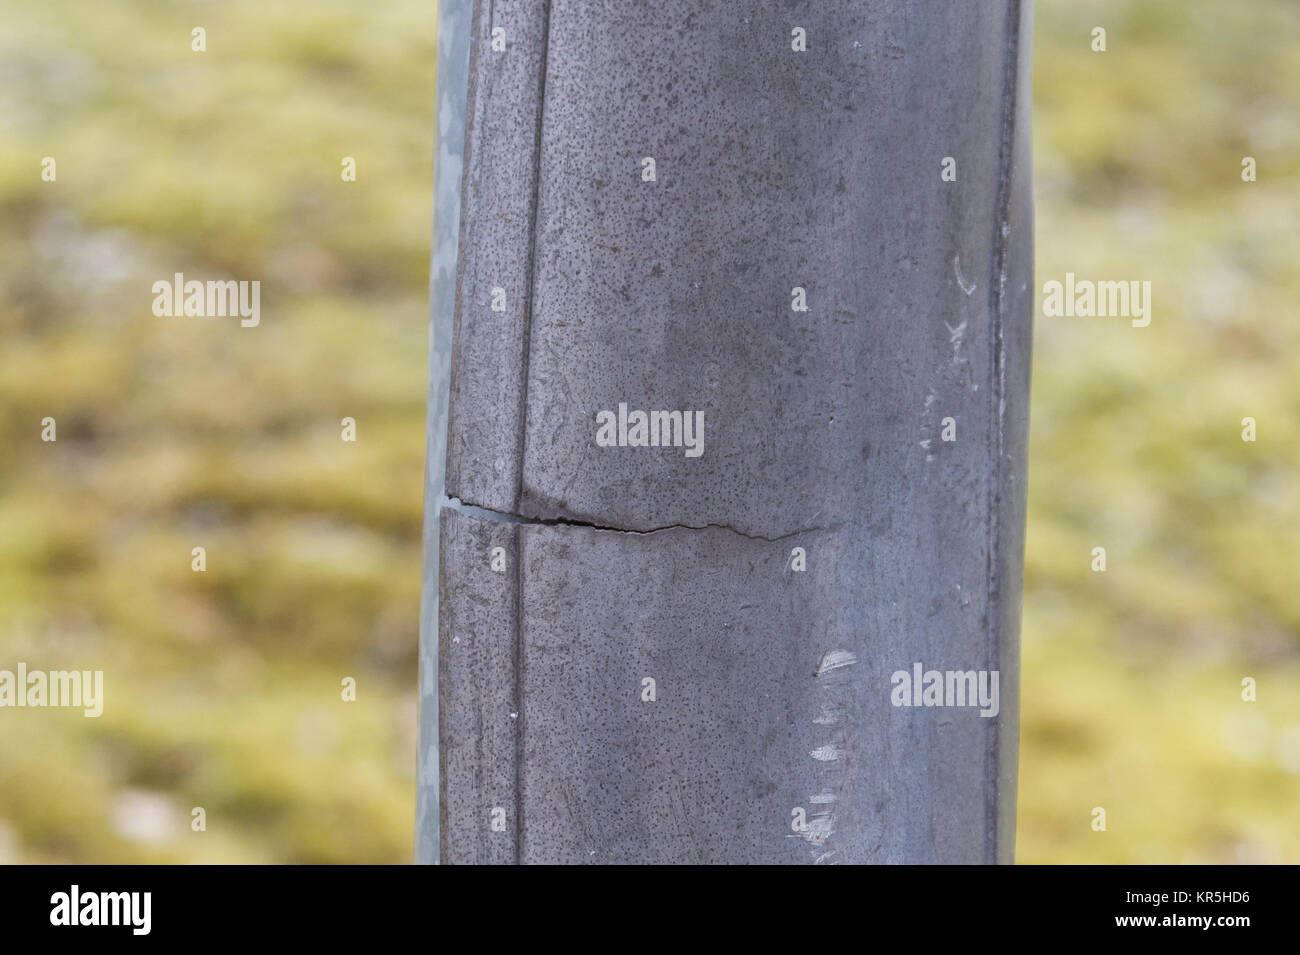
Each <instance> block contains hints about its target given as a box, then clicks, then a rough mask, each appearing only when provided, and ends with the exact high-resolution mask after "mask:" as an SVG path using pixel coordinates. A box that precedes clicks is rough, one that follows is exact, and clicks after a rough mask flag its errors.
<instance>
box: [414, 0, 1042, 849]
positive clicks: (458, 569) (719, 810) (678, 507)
mask: <svg viewBox="0 0 1300 955" xmlns="http://www.w3.org/2000/svg"><path fill="white" fill-rule="evenodd" d="M465 6H466V4H464V3H450V4H449V3H447V2H446V0H444V3H443V10H442V14H441V26H440V30H441V31H442V32H441V34H440V38H439V47H440V54H439V85H440V91H439V117H440V118H439V148H438V172H437V180H438V188H437V193H438V203H439V208H438V210H437V225H436V230H437V236H436V248H435V254H434V262H435V270H434V335H433V338H434V347H433V355H434V359H433V363H432V366H431V371H432V375H433V378H432V382H431V385H432V387H431V396H432V397H431V399H430V400H431V406H430V407H431V412H430V443H429V449H430V467H429V471H430V475H431V476H430V481H429V488H428V493H429V508H428V523H427V527H426V577H425V587H426V601H425V619H424V625H425V626H424V628H423V631H422V632H423V637H422V648H423V649H422V653H423V657H422V664H421V682H422V691H423V717H422V724H423V730H424V742H423V744H422V749H421V760H422V767H421V770H422V771H421V799H420V813H419V823H418V825H419V829H420V838H419V840H418V845H419V849H418V850H417V855H418V858H419V859H420V860H421V861H433V860H434V859H435V858H440V859H441V860H442V861H444V862H503V863H514V862H598V863H600V862H791V863H795V862H994V861H1002V862H1005V861H1010V860H1011V858H1012V853H1013V840H1014V826H1015V772H1016V742H1017V734H1018V725H1017V707H1018V693H1017V683H1018V629H1019V604H1020V584H1021V569H1022V553H1023V522H1024V495H1025V466H1026V465H1025V439H1026V431H1027V414H1028V393H1029V353H1030V291H1029V282H1030V277H1031V274H1032V208H1031V195H1030V175H1029V174H1030V163H1029V159H1030V156H1029V135H1028V134H1029V127H1028V115H1029V114H1028V109H1029V99H1028V90H1029V87H1028V81H1029V31H1030V9H1029V4H1028V3H1023V4H1022V3H1020V2H1017V0H977V2H956V0H954V2H944V3H927V4H919V3H914V2H908V0H873V2H870V3H867V2H862V0H840V2H824V3H817V4H802V3H795V4H789V3H782V2H777V0H754V2H748V3H744V4H735V3H726V2H701V0H691V2H688V0H659V2H656V3H652V4H637V3H597V2H590V0H586V2H580V0H550V2H546V0H517V2H505V0H497V2H494V3H484V2H480V3H477V4H475V5H474V10H473V18H472V24H469V25H468V28H467V29H466V30H465V32H464V33H461V34H457V35H455V36H453V35H452V34H451V31H453V30H456V29H460V28H461V25H463V24H465V20H464V17H463V15H462V14H463V13H464V9H465ZM466 42H467V43H468V47H469V61H468V65H467V66H464V65H463V64H462V61H460V60H458V59H457V53H458V51H459V50H460V49H462V48H463V45H464V44H466ZM462 71H464V72H462ZM463 76H467V77H468V86H467V92H466V99H465V101H464V102H465V104H466V105H465V112H464V115H465V116H466V117H467V121H466V126H465V132H464V138H463V148H464V165H463V172H462V175H461V177H460V193H459V194H460V197H461V198H462V199H463V206H462V207H460V208H457V207H456V203H455V200H454V197H452V195H451V194H452V192H453V190H454V186H453V183H452V176H453V175H454V174H455V173H456V172H461V170H460V169H459V168H458V167H459V165H460V164H459V163H458V162H455V161H454V160H456V159H457V158H458V153H457V146H458V141H457V139H456V138H457V137H458V136H459V128H458V120H459V117H460V116H461V115H462V114H461V112H460V110H459V107H458V105H457V104H458V102H459V100H456V98H457V97H458V96H459V86H458V84H459V82H460V81H461V78H462V77H463ZM452 100H456V101H455V102H452ZM453 215H458V218H459V223H460V233H459V236H458V237H457V235H456V234H455V233H454V231H453V229H452V226H451V224H450V221H449V220H450V217H451V216H453ZM452 261H455V262H456V269H455V283H456V284H455V290H454V309H453V308H452V302H451V299H452V288H451V274H452V273H451V264H450V263H451V262H452ZM453 311H454V331H453V329H452V328H451V327H450V325H451V324H452V321H453V317H452V316H453ZM453 340H454V346H453V347H452V348H451V350H450V353H448V351H447V347H446V346H447V343H448V342H449V341H453ZM448 372H449V375H448V374H447V373H448ZM448 403H449V404H448ZM447 407H449V409H450V413H449V416H448V420H447V422H446V426H445V432H444V429H443V423H442V420H441V416H442V413H443V411H444V409H445V408H447ZM444 433H445V434H446V436H447V444H446V487H445V492H446V496H444V495H443V493H442V491H443V488H442V487H441V486H440V485H441V477H442V473H441V469H442V459H441V456H442V454H443V445H442V443H441V440H442V436H443V434H444ZM435 584H436V586H437V592H435V589H434V588H435ZM435 622H436V625H437V633H436V640H435V633H434V631H433V627H434V624H435ZM435 644H436V645H435ZM435 673H436V685H435V679H434V677H435ZM435 711H436V713H437V715H438V720H439V724H440V725H439V726H438V728H437V730H436V732H435V730H434V727H433V725H432V724H433V714H434V713H435ZM439 742H440V744H441V745H440V747H439V746H438V743H439ZM439 770H440V778H439ZM439 795H440V797H441V800H440V802H439ZM435 818H436V819H437V820H438V822H437V825H436V826H435V822H434V820H435ZM439 838H440V840H441V842H440V843H439Z"/></svg>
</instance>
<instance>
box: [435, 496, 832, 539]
mask: <svg viewBox="0 0 1300 955" xmlns="http://www.w3.org/2000/svg"><path fill="white" fill-rule="evenodd" d="M438 506H439V508H443V507H445V508H450V509H451V510H453V511H459V512H460V513H461V514H469V515H470V516H471V517H478V518H481V519H482V520H485V521H496V522H497V523H499V524H531V525H534V526H554V527H586V528H589V529H591V530H596V531H613V532H615V533H617V534H642V535H644V534H657V533H658V532H659V531H671V530H679V529H680V530H689V531H703V530H708V529H709V528H710V527H717V528H721V529H722V530H724V531H730V532H731V533H733V534H736V535H738V536H740V537H746V538H748V539H749V540H756V541H767V542H768V543H769V544H771V543H775V542H777V541H783V540H786V539H787V538H790V537H796V536H798V535H800V534H815V533H820V532H823V531H829V530H834V529H835V528H834V527H807V528H803V529H801V530H796V531H790V533H788V534H782V535H781V536H779V537H764V536H763V535H762V534H747V533H745V532H744V531H742V530H738V529H736V528H734V527H732V526H731V525H730V524H713V523H709V524H665V525H663V526H662V527H651V528H650V529H649V530H644V531H638V530H629V529H628V528H626V527H611V526H610V525H608V524H597V523H594V522H592V521H577V520H571V519H569V518H564V517H522V516H520V515H518V514H509V513H507V512H505V511H494V510H492V509H491V508H488V507H480V506H479V505H477V504H471V503H470V502H469V501H462V500H460V499H459V498H455V497H448V496H446V495H445V494H444V495H443V496H442V497H441V499H440V500H439V502H438Z"/></svg>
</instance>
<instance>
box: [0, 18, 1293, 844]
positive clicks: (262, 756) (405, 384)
mask: <svg viewBox="0 0 1300 955" xmlns="http://www.w3.org/2000/svg"><path fill="white" fill-rule="evenodd" d="M1036 7H1037V16H1036V27H1035V30H1036V33H1035V83H1034V86H1035V94H1034V95H1035V118H1034V122H1035V131H1034V133H1035V161H1036V180H1037V187H1036V192H1037V200H1038V213H1037V216H1038V219H1037V235H1038V265H1037V271H1038V280H1037V285H1038V287H1039V288H1040V289H1041V287H1042V283H1043V282H1044V281H1047V280H1049V279H1053V278H1055V279H1061V278H1063V276H1064V273H1065V272H1066V271H1073V272H1075V273H1077V274H1078V275H1079V276H1080V277H1092V278H1110V279H1127V278H1134V279H1149V280H1150V281H1151V282H1152V283H1153V302H1154V308H1153V320H1152V323H1151V325H1150V327H1148V328H1145V329H1135V328H1132V327H1130V326H1129V325H1128V323H1127V322H1125V321H1122V320H1113V319H1112V320H1104V319H1093V320H1085V319H1066V318H1055V319H1052V318H1043V317H1039V318H1038V319H1037V328H1036V342H1035V348H1036V353H1035V360H1034V395H1033V412H1032V428H1031V430H1032V433H1031V452H1030V461H1031V467H1030V499H1029V530H1028V555H1027V567H1026V585H1025V600H1024V630H1023V634H1024V636H1023V640H1024V650H1023V675H1022V687H1023V714H1022V741H1021V742H1022V748H1021V772H1020V779H1021V786H1020V805H1019V817H1020V818H1019V847H1018V857H1019V859H1020V860H1021V861H1024V862H1284V861H1285V862H1300V654H1298V651H1300V640H1298V639H1297V636H1298V634H1300V588H1297V586H1296V576H1297V568H1300V558H1298V556H1297V555H1298V551H1300V546H1298V545H1297V543H1296V539H1295V538H1296V532H1297V529H1300V500H1298V498H1297V476H1298V475H1300V424H1298V423H1297V420H1296V416H1297V411H1300V348H1298V347H1297V345H1298V344H1300V342H1298V341H1297V339H1298V338H1300V323H1298V322H1297V310H1296V307H1295V302H1296V301H1297V299H1298V298H1300V270H1297V268H1296V262H1297V261H1298V260H1300V232H1298V230H1297V226H1296V223H1297V222H1298V221H1300V162H1298V160H1297V155H1300V127H1298V125H1297V120H1298V118H1300V4H1297V3H1294V2H1286V0H1238V2H1236V3H1222V2H1217V0H1213V2H1212V0H1142V2H1137V0H1132V2H1123V3H1121V2H1101V0H1098V2H1089V3H1080V2H1077V0H1039V2H1038V3H1037V5H1036ZM434 24H435V13H434V5H433V3H432V0H374V2H370V3H366V4H360V3H356V2H355V0H312V2H296V3H289V2H277V0H256V2H254V0H238V2H236V0H229V2H222V3H213V2H179V3H164V2H160V0H100V2H92V0H78V2H68V0H42V2H41V3H32V2H28V0H0V343H2V344H0V667H3V668H9V669H12V668H14V667H15V666H16V664H17V662H18V661H20V660H22V661H26V662H27V663H28V664H29V665H31V666H32V667H41V668H46V669H59V668H72V667H75V668H102V669H103V670H105V671H106V695H107V699H108V703H107V706H106V709H105V713H104V715H103V717H101V718H100V719H98V720H93V719H85V718H83V717H82V716H81V715H80V713H79V712H77V711H70V710H18V709H6V710H4V711H0V862H4V861H8V862H353V861H355V862H406V861H409V860H410V858H411V853H412V827H413V805H414V789H415V786H414V780H415V774H414V769H415V750H416V747H415V733H416V722H415V714H416V692H415V675H416V653H417V629H418V618H419V586H420V571H419V568H420V560H421V555H420V527H421V508H422V495H423V454H424V394H425V386H426V380H425V379H426V370H425V369H426V354H427V351H426V349H427V341H428V338H427V335H428V332H427V329H428V315H427V282H428V242H429V234H430V227H431V210H430V203H431V191H432V188H431V187H432V181H431V162H432V147H433V109H434V103H435V99H434V79H435V77H434V73H435V36H434V33H435V28H434ZM195 26H203V27H204V28H205V29H206V30H207V52H206V53H202V54H199V53H194V52H192V51H191V49H190V39H191V34H190V31H191V29H192V28H193V27H195ZM1095 26H1104V27H1105V28H1106V29H1107V31H1108V35H1107V41H1108V42H1107V45H1108V50H1107V52H1105V53H1094V52H1092V50H1091V36H1090V32H1091V30H1092V28H1093V27H1095ZM1246 155H1250V156H1254V157H1256V159H1257V161H1258V167H1259V181H1258V182H1255V183H1243V182H1242V180H1241V176H1240V170H1241V159H1242V157H1243V156H1246ZM45 156H52V157H54V158H55V160H56V162H57V174H58V178H57V181H56V182H53V183H48V182H43V181H41V177H40V171H41V166H40V164H41V160H42V158H43V157H45ZM344 156H352V157H355V158H356V161H357V169H358V181H357V182H355V183H345V182H343V181H342V180H341V178H340V175H339V173H340V168H341V167H340V161H341V160H342V158H343V157H344ZM175 271H183V272H185V273H186V274H187V277H190V278H200V279H206V278H219V277H225V278H259V279H261V280H262V283H263V287H262V293H263V295H262V313H263V322H262V325H261V327H259V328H258V329H256V330H252V329H241V328H239V327H238V324H237V323H236V322H234V321H233V320H220V319H218V320H213V321H210V322H208V321H195V320H190V321H173V320H169V319H158V318H155V317H154V316H153V315H152V313H151V311H150V305H151V302H152V293H151V292H150V291H149V289H150V286H151V284H152V283H153V281H155V280H156V279H158V278H161V277H166V276H170V275H171V274H172V273H173V272H175ZM45 416H52V417H54V418H56V419H57V421H58V441H57V443H54V444H47V443H42V442H41V441H40V421H41V419H42V418H43V417H45ZM345 416H351V417H354V418H355V419H356V421H357V428H358V441H357V442H356V443H355V444H349V443H344V442H342V441H341V440H340V425H339V422H340V419H341V418H343V417H345ZM1246 416H1253V417H1255V418H1256V419H1257V420H1258V434H1259V440H1258V441H1257V442H1256V443H1253V444H1248V443H1245V442H1243V441H1242V440H1241V437H1240V431H1241V419H1242V418H1243V417H1246ZM195 546H203V547H206V549H207V560H208V569H207V571H206V573H201V574H200V573H193V572H192V571H191V570H190V560H191V558H190V551H191V548H192V547H195ZM1097 546H1104V547H1106V549H1107V555H1108V570H1107V572H1105V573H1093V572H1092V571H1091V569H1090V564H1091V559H1092V558H1091V551H1092V548H1093V547H1097ZM1246 676H1250V677H1253V678H1255V679H1256V680H1257V682H1258V701H1257V702H1255V703H1245V702H1243V701H1242V700H1241V690H1240V687H1241V680H1242V678H1243V677H1246ZM345 677H353V678H355V680H356V681H357V700H356V702H355V703H348V702H344V701H343V700H342V699H341V695H340V681H341V680H342V679H343V678H345ZM195 806H202V807H203V808H204V809H205V811H206V813H207V831H206V832H203V833H195V832H192V831H191V829H190V810H191V808H192V807H195ZM1096 806H1101V807H1104V808H1105V809H1106V811H1107V816H1108V818H1107V831H1106V832H1094V831H1093V830H1092V828H1091V822H1092V814H1091V813H1092V809H1093V807H1096Z"/></svg>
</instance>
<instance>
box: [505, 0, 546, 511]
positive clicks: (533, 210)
mask: <svg viewBox="0 0 1300 955" xmlns="http://www.w3.org/2000/svg"><path fill="white" fill-rule="evenodd" d="M550 45H551V0H542V51H541V56H540V64H539V69H538V76H537V119H536V123H535V126H534V128H533V181H532V188H533V199H532V202H531V203H530V204H529V207H528V214H529V223H528V262H527V265H526V268H527V273H526V274H527V276H528V286H527V288H526V290H525V292H524V296H525V301H524V309H523V318H524V322H523V325H524V327H523V336H522V337H523V342H522V343H521V356H520V361H519V366H520V367H519V374H520V383H519V417H518V427H519V440H518V444H517V453H516V456H515V500H514V507H513V508H511V510H512V511H513V512H514V513H516V514H518V513H519V510H520V504H521V503H522V500H523V495H524V452H525V449H526V446H527V441H528V363H529V358H530V356H531V353H532V339H533V289H534V287H535V285H536V278H537V274H536V262H537V204H538V200H539V198H540V195H541V180H542V176H541V171H542V120H543V116H544V113H545V110H546V66H547V63H546V60H547V53H548V52H549V50H550Z"/></svg>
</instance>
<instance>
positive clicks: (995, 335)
mask: <svg viewBox="0 0 1300 955" xmlns="http://www.w3.org/2000/svg"><path fill="white" fill-rule="evenodd" d="M1020 14H1021V0H1008V3H1007V20H1006V33H1005V42H1004V44H1003V62H1002V116H1001V130H1000V133H999V138H998V171H997V187H996V193H995V196H994V202H993V254H992V256H991V257H990V258H991V261H990V270H991V275H990V278H989V318H990V322H991V324H992V362H991V368H990V379H991V381H990V388H989V406H990V418H991V420H992V424H993V428H992V445H993V447H992V449H991V450H992V452H993V473H992V475H991V476H990V479H989V501H988V522H989V550H988V605H987V608H986V614H987V630H986V636H987V640H988V646H989V652H990V655H991V658H992V659H991V660H990V662H989V668H990V669H991V670H999V671H1000V668H1001V656H1002V654H1001V633H1002V592H1001V586H1000V584H999V580H998V574H999V572H1000V568H1001V564H1000V560H999V557H1000V553H1001V525H1000V521H999V517H998V509H999V505H1000V501H1001V496H1002V453H1003V438H1004V435H1003V428H1004V427H1005V422H1004V418H1005V415H1004V403H1005V395H1004V392H1005V385H1006V380H1005V379H1006V359H1005V355H1004V352H1003V341H1002V324H1003V323H1002V305H1003V299H1002V291H1003V285H1004V283H1005V279H1006V262H1007V239H1008V235H1007V233H1008V231H1009V229H1010V214H1011V166H1012V156H1013V154H1014V144H1015V137H1016V106H1017V102H1016V101H1017V87H1018V76H1019V61H1020V51H1019V47H1020ZM1001 733H1002V729H1001V726H1000V725H998V726H996V727H994V730H993V732H992V733H991V734H990V738H989V743H988V750H987V763H988V765H987V766H986V767H985V769H986V772H985V786H986V789H985V814H986V817H987V818H988V819H989V820H990V824H989V826H988V828H987V830H986V840H987V842H986V846H985V855H986V857H987V859H988V861H989V862H997V854H998V837H999V831H998V830H999V825H1000V822H1001V820H1000V817H999V814H998V790H999V788H1000V786H1001V774H1000V773H999V771H998V760H999V757H1000V749H1001V747H1000V742H1001Z"/></svg>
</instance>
